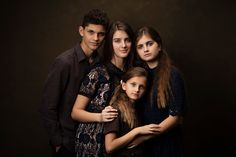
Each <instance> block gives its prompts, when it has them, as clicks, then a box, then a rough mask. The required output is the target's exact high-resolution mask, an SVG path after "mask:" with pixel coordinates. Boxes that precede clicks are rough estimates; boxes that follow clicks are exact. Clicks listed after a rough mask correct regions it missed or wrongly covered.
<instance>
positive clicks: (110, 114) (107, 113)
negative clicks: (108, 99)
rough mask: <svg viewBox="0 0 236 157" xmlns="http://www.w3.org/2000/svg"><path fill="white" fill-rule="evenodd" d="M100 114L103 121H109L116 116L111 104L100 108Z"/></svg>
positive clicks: (116, 113)
mask: <svg viewBox="0 0 236 157" xmlns="http://www.w3.org/2000/svg"><path fill="white" fill-rule="evenodd" d="M101 114H102V120H103V122H110V121H112V120H114V119H115V118H116V117H117V115H118V112H117V110H116V109H114V108H113V107H112V106H107V107H105V108H104V109H103V110H102V113H101Z"/></svg>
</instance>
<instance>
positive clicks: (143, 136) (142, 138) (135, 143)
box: [128, 134, 157, 148]
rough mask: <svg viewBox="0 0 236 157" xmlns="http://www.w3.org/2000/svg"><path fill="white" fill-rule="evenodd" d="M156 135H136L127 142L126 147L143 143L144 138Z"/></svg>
mask: <svg viewBox="0 0 236 157" xmlns="http://www.w3.org/2000/svg"><path fill="white" fill-rule="evenodd" d="M155 136H157V135H155V134H149V135H141V136H137V137H136V138H135V139H134V140H133V141H132V142H131V143H129V145H128V148H133V147H136V146H137V145H139V144H141V143H143V142H144V141H146V140H149V139H151V138H153V137H155Z"/></svg>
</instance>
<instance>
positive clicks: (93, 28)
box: [85, 24, 106, 32]
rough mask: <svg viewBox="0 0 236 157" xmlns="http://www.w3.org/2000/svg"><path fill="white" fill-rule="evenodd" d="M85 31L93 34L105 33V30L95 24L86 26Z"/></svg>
mask: <svg viewBox="0 0 236 157" xmlns="http://www.w3.org/2000/svg"><path fill="white" fill-rule="evenodd" d="M85 29H86V30H93V31H95V32H105V31H106V29H105V27H104V26H103V25H97V24H88V25H87V26H85Z"/></svg>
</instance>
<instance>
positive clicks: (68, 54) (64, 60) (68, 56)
mask: <svg viewBox="0 0 236 157" xmlns="http://www.w3.org/2000/svg"><path fill="white" fill-rule="evenodd" d="M75 57H76V55H75V48H74V47H73V48H70V49H68V50H66V51H64V52H63V53H61V54H60V55H58V56H57V57H56V58H55V63H59V64H62V65H70V64H71V63H72V62H73V60H74V58H75Z"/></svg>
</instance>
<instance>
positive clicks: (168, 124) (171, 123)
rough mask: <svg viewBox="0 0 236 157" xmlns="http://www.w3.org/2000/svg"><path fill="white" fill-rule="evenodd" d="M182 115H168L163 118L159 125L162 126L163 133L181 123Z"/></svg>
mask: <svg viewBox="0 0 236 157" xmlns="http://www.w3.org/2000/svg"><path fill="white" fill-rule="evenodd" d="M180 121H181V117H179V116H171V115H169V117H167V118H166V119H165V120H163V121H162V122H161V123H160V124H159V126H160V127H161V133H164V132H166V131H168V130H170V129H171V128H173V127H175V126H176V125H178V124H180Z"/></svg>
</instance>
